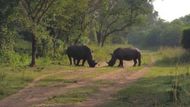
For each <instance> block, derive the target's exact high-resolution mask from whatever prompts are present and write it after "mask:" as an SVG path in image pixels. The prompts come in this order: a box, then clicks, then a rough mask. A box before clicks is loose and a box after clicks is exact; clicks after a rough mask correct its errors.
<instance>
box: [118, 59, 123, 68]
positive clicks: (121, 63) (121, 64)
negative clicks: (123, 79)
mask: <svg viewBox="0 0 190 107" xmlns="http://www.w3.org/2000/svg"><path fill="white" fill-rule="evenodd" d="M118 67H123V60H121V59H120V60H119V65H118Z"/></svg>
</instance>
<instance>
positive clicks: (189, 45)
mask: <svg viewBox="0 0 190 107" xmlns="http://www.w3.org/2000/svg"><path fill="white" fill-rule="evenodd" d="M181 43H182V46H183V48H185V49H190V29H186V30H184V31H183V36H182V41H181Z"/></svg>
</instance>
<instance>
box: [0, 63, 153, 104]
mask: <svg viewBox="0 0 190 107" xmlns="http://www.w3.org/2000/svg"><path fill="white" fill-rule="evenodd" d="M127 66H128V65H127ZM130 66H131V65H130ZM150 67H151V66H145V67H144V68H142V69H141V70H138V71H132V72H126V69H123V68H120V69H118V70H116V71H114V72H110V73H106V74H104V75H101V76H98V77H95V78H91V79H84V80H80V81H79V82H77V83H73V84H68V85H57V86H56V85H55V86H48V87H35V84H36V83H38V82H39V81H40V80H42V79H43V78H46V77H48V76H51V75H55V74H59V73H60V74H61V73H65V72H63V71H58V72H56V73H52V74H46V75H43V76H41V77H38V78H36V79H35V80H34V81H33V82H32V83H30V84H29V85H28V86H27V87H25V88H24V89H22V90H20V91H19V92H17V93H16V94H14V95H11V96H9V97H7V98H5V99H3V100H1V101H0V107H30V106H32V107H33V106H34V107H35V106H38V107H39V106H40V107H44V106H48V107H97V106H99V105H101V104H103V103H105V102H106V101H109V100H111V99H113V98H112V95H114V94H116V93H117V92H118V91H119V90H120V89H122V88H123V87H126V86H128V85H129V84H131V83H133V82H135V81H137V80H138V79H139V78H141V77H143V76H144V75H145V74H146V73H147V72H148V71H149V68H150ZM94 71H95V69H92V68H89V69H86V70H85V71H83V72H81V71H80V70H79V71H78V72H72V71H71V72H67V73H68V74H69V73H72V74H73V73H74V74H76V75H81V73H89V72H90V73H92V72H94ZM96 80H114V81H116V83H114V84H113V85H108V86H106V87H105V86H104V87H100V91H99V92H98V93H94V94H93V95H92V96H90V97H89V98H88V99H87V100H86V101H84V102H81V103H80V104H69V105H63V104H53V105H46V104H44V101H46V100H47V99H48V98H51V97H52V96H58V95H61V94H63V93H66V92H67V91H68V90H70V89H73V88H77V87H82V86H86V85H89V84H92V81H96Z"/></svg>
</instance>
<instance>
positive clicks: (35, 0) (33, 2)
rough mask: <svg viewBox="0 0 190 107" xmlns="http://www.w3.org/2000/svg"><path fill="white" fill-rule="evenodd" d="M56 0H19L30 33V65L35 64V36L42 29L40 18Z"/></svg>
mask: <svg viewBox="0 0 190 107" xmlns="http://www.w3.org/2000/svg"><path fill="white" fill-rule="evenodd" d="M55 1H56V0H20V6H21V9H22V12H23V17H24V19H25V20H26V22H27V25H28V29H29V30H30V31H31V33H32V58H31V63H30V66H31V67H33V66H35V63H36V61H35V60H36V49H37V44H36V43H37V37H38V36H39V32H41V31H42V30H43V27H42V23H41V22H42V19H43V18H44V17H45V16H46V13H47V12H48V10H49V9H50V8H51V6H52V5H53V4H54V3H55Z"/></svg>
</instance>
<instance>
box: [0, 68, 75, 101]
mask: <svg viewBox="0 0 190 107" xmlns="http://www.w3.org/2000/svg"><path fill="white" fill-rule="evenodd" d="M76 69H79V67H72V66H58V65H49V66H48V67H47V66H38V67H34V68H30V67H27V66H26V67H24V66H21V67H16V68H12V67H9V66H1V69H0V86H1V87H0V99H3V98H5V97H7V96H9V95H11V94H13V93H16V92H17V91H18V90H20V89H22V88H24V87H25V86H27V84H28V83H30V82H32V81H33V80H34V79H35V78H37V77H39V76H42V75H46V74H51V73H56V72H59V71H60V70H66V71H67V70H76ZM73 81H74V80H73ZM73 81H72V80H64V82H65V83H69V82H73Z"/></svg>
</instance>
